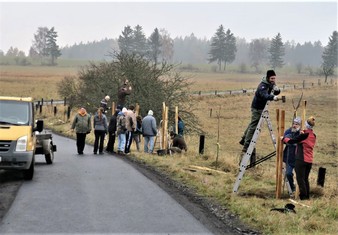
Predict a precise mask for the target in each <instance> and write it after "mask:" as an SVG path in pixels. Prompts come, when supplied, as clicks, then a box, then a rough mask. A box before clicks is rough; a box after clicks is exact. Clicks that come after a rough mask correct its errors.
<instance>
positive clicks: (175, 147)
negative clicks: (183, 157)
mask: <svg viewBox="0 0 338 235" xmlns="http://www.w3.org/2000/svg"><path fill="white" fill-rule="evenodd" d="M170 138H171V139H172V145H171V148H170V150H171V151H172V152H173V153H182V150H184V151H188V147H187V144H186V143H185V141H184V139H183V137H182V136H180V135H177V134H176V133H175V132H173V131H171V132H170Z"/></svg>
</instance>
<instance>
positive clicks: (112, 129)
mask: <svg viewBox="0 0 338 235" xmlns="http://www.w3.org/2000/svg"><path fill="white" fill-rule="evenodd" d="M119 111H120V110H118V109H117V110H116V111H115V113H114V115H113V116H111V118H110V121H109V125H108V144H107V148H106V151H107V152H108V153H116V152H115V151H114V144H115V137H116V117H117V114H118V112H119Z"/></svg>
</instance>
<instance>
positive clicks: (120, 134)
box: [116, 108, 127, 155]
mask: <svg viewBox="0 0 338 235" xmlns="http://www.w3.org/2000/svg"><path fill="white" fill-rule="evenodd" d="M126 115H127V109H126V108H122V111H120V112H119V113H118V114H117V121H116V125H117V129H116V133H117V153H118V154H121V155H124V154H125V153H124V150H125V146H126V132H127V127H126Z"/></svg>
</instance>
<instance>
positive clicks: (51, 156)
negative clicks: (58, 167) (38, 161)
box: [45, 144, 54, 164]
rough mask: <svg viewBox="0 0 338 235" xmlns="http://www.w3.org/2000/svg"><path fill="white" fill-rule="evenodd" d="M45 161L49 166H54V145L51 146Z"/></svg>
mask: <svg viewBox="0 0 338 235" xmlns="http://www.w3.org/2000/svg"><path fill="white" fill-rule="evenodd" d="M45 159H46V163H47V164H53V161H54V151H53V144H50V145H49V152H48V154H45Z"/></svg>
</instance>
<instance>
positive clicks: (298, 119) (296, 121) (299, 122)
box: [293, 117, 302, 125]
mask: <svg viewBox="0 0 338 235" xmlns="http://www.w3.org/2000/svg"><path fill="white" fill-rule="evenodd" d="M293 123H297V124H298V125H300V124H301V123H302V119H300V117H296V118H295V119H293Z"/></svg>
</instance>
